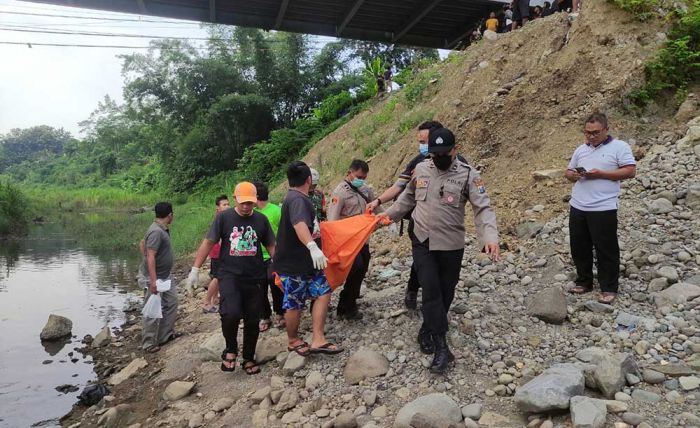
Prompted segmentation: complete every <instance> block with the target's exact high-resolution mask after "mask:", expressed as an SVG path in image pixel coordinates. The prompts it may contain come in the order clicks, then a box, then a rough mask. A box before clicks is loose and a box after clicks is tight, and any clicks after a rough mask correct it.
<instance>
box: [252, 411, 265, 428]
mask: <svg viewBox="0 0 700 428" xmlns="http://www.w3.org/2000/svg"><path fill="white" fill-rule="evenodd" d="M268 415H269V411H268V410H267V409H259V410H256V411H255V412H253V418H252V421H251V422H252V423H253V426H254V427H255V428H265V427H267V426H268V423H267V416H268Z"/></svg>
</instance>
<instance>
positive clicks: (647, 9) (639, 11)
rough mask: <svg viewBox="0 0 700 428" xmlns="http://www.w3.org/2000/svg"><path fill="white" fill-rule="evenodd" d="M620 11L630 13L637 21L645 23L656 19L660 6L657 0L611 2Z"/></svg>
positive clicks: (615, 0)
mask: <svg viewBox="0 0 700 428" xmlns="http://www.w3.org/2000/svg"><path fill="white" fill-rule="evenodd" d="M611 1H612V2H613V3H615V4H616V5H617V6H618V7H619V8H620V9H622V10H625V11H627V12H629V13H631V14H632V15H633V16H634V17H635V19H637V20H639V21H647V20H649V19H651V18H654V17H657V16H658V12H657V10H658V9H659V7H660V6H661V2H660V1H659V0H611Z"/></svg>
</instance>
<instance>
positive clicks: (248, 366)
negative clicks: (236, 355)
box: [241, 360, 260, 376]
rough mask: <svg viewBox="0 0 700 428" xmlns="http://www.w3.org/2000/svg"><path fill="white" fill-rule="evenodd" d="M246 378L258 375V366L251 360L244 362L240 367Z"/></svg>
mask: <svg viewBox="0 0 700 428" xmlns="http://www.w3.org/2000/svg"><path fill="white" fill-rule="evenodd" d="M241 367H243V370H245V374H247V375H248V376H250V375H254V374H258V373H260V366H258V363H256V362H255V361H253V360H245V361H243V364H242V365H241Z"/></svg>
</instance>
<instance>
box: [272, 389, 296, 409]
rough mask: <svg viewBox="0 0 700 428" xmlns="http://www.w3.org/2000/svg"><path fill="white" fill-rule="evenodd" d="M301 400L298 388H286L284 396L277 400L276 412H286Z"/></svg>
mask: <svg viewBox="0 0 700 428" xmlns="http://www.w3.org/2000/svg"><path fill="white" fill-rule="evenodd" d="M298 402H299V393H297V390H296V389H295V388H286V389H285V390H284V391H283V392H282V396H281V397H280V399H279V401H278V402H277V405H276V406H275V411H276V412H284V411H286V410H289V409H292V408H294V406H296V405H297V403H298Z"/></svg>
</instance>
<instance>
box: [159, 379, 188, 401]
mask: <svg viewBox="0 0 700 428" xmlns="http://www.w3.org/2000/svg"><path fill="white" fill-rule="evenodd" d="M192 388H194V382H185V381H181V380H176V381H175V382H171V383H170V385H168V386H167V387H166V388H165V391H163V400H166V401H176V400H179V399H181V398H185V397H187V396H188V395H189V394H190V392H191V391H192Z"/></svg>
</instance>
